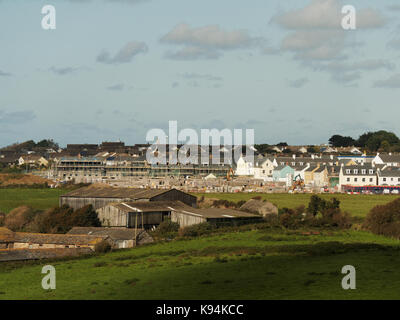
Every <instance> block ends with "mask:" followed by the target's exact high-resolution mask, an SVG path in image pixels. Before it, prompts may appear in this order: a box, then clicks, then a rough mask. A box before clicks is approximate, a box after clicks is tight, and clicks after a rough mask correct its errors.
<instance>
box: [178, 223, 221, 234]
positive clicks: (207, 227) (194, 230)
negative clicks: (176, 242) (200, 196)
mask: <svg viewBox="0 0 400 320" xmlns="http://www.w3.org/2000/svg"><path fill="white" fill-rule="evenodd" d="M213 230H214V227H213V226H212V225H211V224H209V223H208V222H203V223H200V224H195V225H192V226H189V227H185V228H182V229H180V230H179V235H180V236H181V237H187V238H191V237H199V236H202V235H206V234H210V233H211V232H212V231H213Z"/></svg>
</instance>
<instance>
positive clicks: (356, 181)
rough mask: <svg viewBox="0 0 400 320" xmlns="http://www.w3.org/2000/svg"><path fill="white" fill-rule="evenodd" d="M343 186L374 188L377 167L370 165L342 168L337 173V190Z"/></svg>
mask: <svg viewBox="0 0 400 320" xmlns="http://www.w3.org/2000/svg"><path fill="white" fill-rule="evenodd" d="M344 185H350V186H357V187H363V186H376V185H377V167H375V165H371V164H364V165H363V164H361V165H355V166H342V167H341V168H340V173H339V189H340V188H341V187H342V186H344Z"/></svg>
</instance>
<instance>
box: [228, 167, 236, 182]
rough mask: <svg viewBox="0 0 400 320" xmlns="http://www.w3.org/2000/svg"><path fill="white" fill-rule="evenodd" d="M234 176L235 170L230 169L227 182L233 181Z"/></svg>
mask: <svg viewBox="0 0 400 320" xmlns="http://www.w3.org/2000/svg"><path fill="white" fill-rule="evenodd" d="M233 176H234V172H233V169H232V168H230V169H229V171H228V172H227V174H226V180H227V181H231V180H232V177H233Z"/></svg>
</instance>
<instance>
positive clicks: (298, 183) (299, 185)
mask: <svg viewBox="0 0 400 320" xmlns="http://www.w3.org/2000/svg"><path fill="white" fill-rule="evenodd" d="M303 189H304V180H303V179H302V178H301V176H300V175H299V174H298V175H297V176H296V177H295V178H294V179H293V183H292V186H291V188H290V190H292V191H295V190H303Z"/></svg>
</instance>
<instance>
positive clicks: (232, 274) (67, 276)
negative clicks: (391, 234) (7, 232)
mask: <svg viewBox="0 0 400 320" xmlns="http://www.w3.org/2000/svg"><path fill="white" fill-rule="evenodd" d="M399 253H400V243H399V241H398V240H391V239H387V238H384V237H380V236H375V235H372V234H369V233H366V232H360V231H358V232H356V231H343V232H331V231H329V232H328V231H326V232H322V233H321V234H320V235H311V236H306V235H302V234H301V233H300V232H297V233H295V232H291V233H285V232H284V231H281V230H271V229H264V230H253V231H243V232H231V233H226V234H220V235H213V236H204V237H201V238H198V239H193V240H177V241H171V242H168V243H157V244H152V245H147V246H143V247H138V248H135V249H127V250H123V251H116V252H112V253H108V254H105V255H97V256H91V257H84V258H80V259H74V260H69V261H53V262H51V261H50V262H49V261H43V262H29V263H28V262H25V263H23V262H21V263H2V264H0V299H399V297H400V294H399V290H400V277H399V275H398V272H399V269H400V254H399ZM45 264H52V265H54V266H55V268H56V276H57V288H56V289H55V290H52V291H45V290H43V289H42V288H41V279H42V277H43V275H42V274H41V268H42V267H43V266H44V265H45ZM348 264H350V265H353V266H354V267H355V268H356V271H357V274H356V275H357V289H356V290H343V289H342V287H341V280H342V278H343V277H344V275H342V274H341V269H342V267H343V266H344V265H348Z"/></svg>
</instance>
